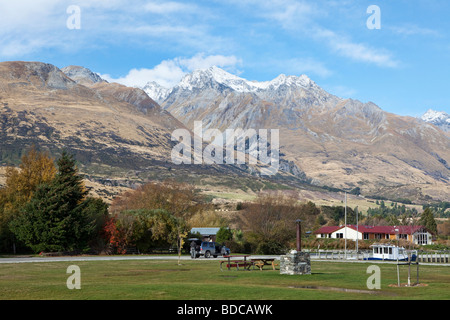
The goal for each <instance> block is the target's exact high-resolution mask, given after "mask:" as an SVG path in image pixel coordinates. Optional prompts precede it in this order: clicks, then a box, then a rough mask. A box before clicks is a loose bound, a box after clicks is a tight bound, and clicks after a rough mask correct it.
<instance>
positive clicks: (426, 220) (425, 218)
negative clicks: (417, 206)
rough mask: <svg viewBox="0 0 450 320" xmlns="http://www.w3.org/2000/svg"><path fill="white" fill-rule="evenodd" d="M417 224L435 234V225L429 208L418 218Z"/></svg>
mask: <svg viewBox="0 0 450 320" xmlns="http://www.w3.org/2000/svg"><path fill="white" fill-rule="evenodd" d="M419 224H421V225H423V226H424V227H425V228H427V229H428V230H429V231H431V232H434V233H437V224H436V220H434V215H433V210H432V209H431V208H429V207H428V208H426V209H425V210H424V211H423V213H422V215H421V216H420V221H419Z"/></svg>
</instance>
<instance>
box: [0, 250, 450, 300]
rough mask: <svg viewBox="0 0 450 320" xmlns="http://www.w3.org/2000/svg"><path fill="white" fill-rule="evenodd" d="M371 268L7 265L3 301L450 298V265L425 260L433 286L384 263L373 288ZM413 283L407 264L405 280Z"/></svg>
mask: <svg viewBox="0 0 450 320" xmlns="http://www.w3.org/2000/svg"><path fill="white" fill-rule="evenodd" d="M72 264H75V265H77V266H79V267H80V270H81V289H79V290H77V289H73V290H69V289H68V288H67V286H66V281H67V279H68V277H69V276H70V274H67V273H66V270H67V267H68V266H69V265H72ZM370 265H371V264H370V263H342V262H318V261H312V265H311V269H312V274H311V275H304V276H289V275H280V272H279V271H278V270H277V271H272V270H269V269H267V270H264V271H259V270H254V271H236V270H231V271H223V272H222V271H220V268H219V261H218V260H204V259H198V260H193V261H191V260H183V261H182V265H178V264H177V261H174V260H167V261H163V260H127V261H83V262H43V263H16V264H0V300H18V299H21V300H28V299H32V300H37V299H45V300H53V299H58V300H66V299H67V300H72V299H75V300H94V299H95V300H203V299H204V300H301V299H333V300H336V299H347V300H348V299H363V300H371V299H444V300H448V299H450V267H446V266H423V265H421V266H420V282H421V283H422V284H425V285H426V286H421V287H412V288H405V287H402V288H396V287H391V286H389V285H391V284H396V283H397V272H396V266H395V265H392V264H377V265H378V266H379V267H380V269H381V289H380V290H369V289H368V288H367V284H366V282H367V279H368V278H369V277H370V276H371V274H368V273H367V272H366V271H367V268H368V267H369V266H370ZM412 270H413V271H414V272H413V273H412V274H413V277H412V279H413V282H414V280H415V268H413V269H412ZM406 281H407V268H406V267H402V269H401V282H402V283H405V282H406ZM343 289H353V291H351V292H345V291H343ZM355 290H361V291H360V292H357V291H355Z"/></svg>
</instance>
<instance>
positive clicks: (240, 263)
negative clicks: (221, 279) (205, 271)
mask: <svg viewBox="0 0 450 320" xmlns="http://www.w3.org/2000/svg"><path fill="white" fill-rule="evenodd" d="M249 256H250V255H232V256H231V255H230V256H226V255H225V256H223V257H224V258H227V260H221V261H220V270H222V271H223V267H222V265H223V264H224V263H226V267H227V268H228V270H230V269H231V268H236V269H237V270H239V267H243V268H244V270H250V267H251V266H252V265H253V263H252V262H251V261H247V257H249ZM235 258H243V259H235Z"/></svg>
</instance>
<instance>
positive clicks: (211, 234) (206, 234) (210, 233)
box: [191, 228, 220, 241]
mask: <svg viewBox="0 0 450 320" xmlns="http://www.w3.org/2000/svg"><path fill="white" fill-rule="evenodd" d="M219 230H220V228H192V229H191V233H200V235H201V239H200V240H202V241H216V235H217V232H219Z"/></svg>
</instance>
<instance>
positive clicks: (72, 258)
mask: <svg viewBox="0 0 450 320" xmlns="http://www.w3.org/2000/svg"><path fill="white" fill-rule="evenodd" d="M251 258H252V259H257V258H275V259H279V258H280V256H261V255H258V256H257V255H252V256H251ZM223 259H224V258H223V257H218V258H209V259H205V258H199V259H194V260H193V261H205V260H206V261H208V260H223ZM118 260H178V256H170V255H161V256H150V255H131V256H128V255H127V256H68V257H67V256H65V257H20V258H0V264H2V263H27V262H28V263H30V262H34V263H36V262H72V261H73V262H76V261H118ZM181 260H192V259H191V256H187V255H183V256H181Z"/></svg>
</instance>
